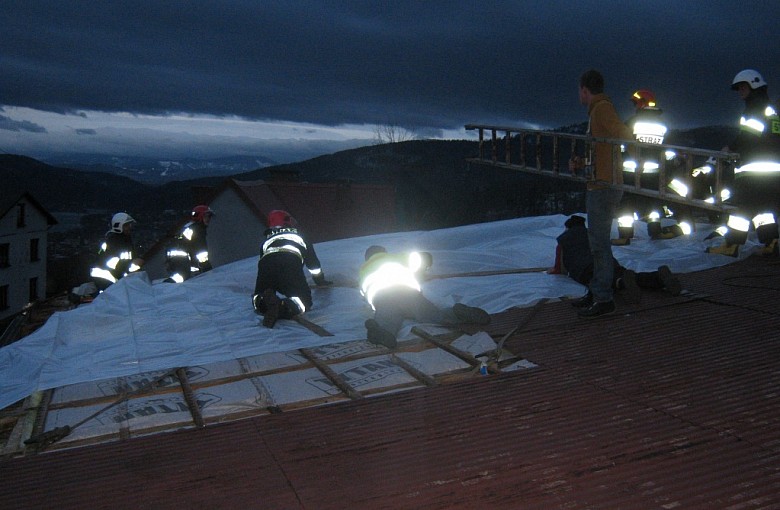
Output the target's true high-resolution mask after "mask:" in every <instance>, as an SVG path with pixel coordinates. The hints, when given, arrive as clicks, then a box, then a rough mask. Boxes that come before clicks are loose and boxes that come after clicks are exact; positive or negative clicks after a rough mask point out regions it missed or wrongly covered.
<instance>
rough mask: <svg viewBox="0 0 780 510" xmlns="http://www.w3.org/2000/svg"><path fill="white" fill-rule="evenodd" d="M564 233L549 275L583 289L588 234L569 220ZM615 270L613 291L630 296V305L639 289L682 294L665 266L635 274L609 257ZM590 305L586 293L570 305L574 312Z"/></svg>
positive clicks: (581, 221)
mask: <svg viewBox="0 0 780 510" xmlns="http://www.w3.org/2000/svg"><path fill="white" fill-rule="evenodd" d="M564 226H565V227H566V230H565V231H564V232H563V233H562V234H561V235H559V236H558V238H557V239H558V245H557V246H556V250H555V265H554V266H553V267H552V268H551V269H550V270H548V273H549V274H564V275H566V276H569V277H570V278H572V279H573V280H575V281H576V282H578V283H581V284H582V285H585V286H586V287H587V286H588V284H589V283H590V279H591V277H592V276H593V257H592V255H591V253H590V246H589V245H588V230H587V228H586V227H585V218H583V217H582V216H577V215H574V216H571V217H570V218H569V219H567V220H566V223H565V224H564ZM612 261H613V264H614V267H615V271H614V273H615V277H614V279H613V288H615V289H622V290H625V291H626V293H627V294H631V295H632V296H631V298H630V299H629V300H631V301H638V297H639V288H640V287H641V288H644V289H665V290H666V291H667V292H668V293H669V294H671V295H673V296H677V295H679V294H680V292H682V287H681V285H680V281H679V279H678V278H677V277H676V276H675V275H674V273H672V271H671V270H670V269H669V267H668V266H660V267H659V268H658V270H657V271H652V272H648V273H635V272H634V271H631V270H630V269H626V268H625V267H623V266H621V265H620V264H619V263H618V261H617V260H616V259H615V258H614V257H612ZM592 303H593V295H592V294H591V293H590V291H588V293H587V294H586V295H585V296H584V297H582V298H580V299H578V300H576V301H574V302H572V304H573V306H575V307H576V308H585V307H588V306H590V305H591V304H592Z"/></svg>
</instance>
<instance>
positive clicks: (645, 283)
mask: <svg viewBox="0 0 780 510" xmlns="http://www.w3.org/2000/svg"><path fill="white" fill-rule="evenodd" d="M612 260H613V263H614V271H613V273H614V279H613V281H612V288H617V281H618V279H619V278H622V277H623V273H625V272H626V268H625V267H623V266H621V265H620V264H618V261H617V260H615V259H612ZM592 276H593V265H589V266H588V267H587V268H586V269H585V271H583V273H582V275H580V277H579V278H574V280H576V281H577V282H579V283H581V284H583V285H585V286H586V287H587V285H588V284H589V283H590V279H591V277H592ZM636 284H637V286H638V287H641V288H643V289H663V288H664V282H663V280H661V277H660V276H659V275H658V271H651V272H649V273H636Z"/></svg>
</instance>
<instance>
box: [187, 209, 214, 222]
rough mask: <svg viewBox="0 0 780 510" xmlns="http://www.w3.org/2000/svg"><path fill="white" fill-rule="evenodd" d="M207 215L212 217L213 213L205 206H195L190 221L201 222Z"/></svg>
mask: <svg viewBox="0 0 780 510" xmlns="http://www.w3.org/2000/svg"><path fill="white" fill-rule="evenodd" d="M207 215H208V216H214V211H212V210H211V208H210V207H209V206H207V205H196V206H195V207H193V209H192V219H193V220H195V221H203V218H205V217H206V216H207Z"/></svg>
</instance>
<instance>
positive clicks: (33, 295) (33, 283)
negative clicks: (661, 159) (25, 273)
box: [30, 277, 38, 303]
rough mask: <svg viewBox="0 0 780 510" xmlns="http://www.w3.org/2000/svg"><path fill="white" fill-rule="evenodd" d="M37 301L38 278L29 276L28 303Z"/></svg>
mask: <svg viewBox="0 0 780 510" xmlns="http://www.w3.org/2000/svg"><path fill="white" fill-rule="evenodd" d="M33 301H38V278H37V277H34V278H30V303H32V302H33Z"/></svg>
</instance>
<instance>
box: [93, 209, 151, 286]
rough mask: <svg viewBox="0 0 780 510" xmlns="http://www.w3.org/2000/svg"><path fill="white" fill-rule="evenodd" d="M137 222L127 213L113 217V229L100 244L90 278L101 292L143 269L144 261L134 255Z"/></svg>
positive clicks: (120, 213)
mask: <svg viewBox="0 0 780 510" xmlns="http://www.w3.org/2000/svg"><path fill="white" fill-rule="evenodd" d="M134 223H135V220H134V219H133V218H132V217H131V216H130V215H129V214H127V213H125V212H118V213H116V214H114V215H113V216H112V217H111V229H110V230H109V231H108V232H106V237H105V239H104V240H103V242H102V243H101V244H100V249H99V250H98V258H97V261H96V262H95V265H94V266H93V267H92V269H91V270H90V276H91V277H92V281H93V282H94V283H95V286H96V287H97V289H98V291H99V292H103V291H104V290H106V289H107V288H108V287H109V286H111V285H112V284H114V283H116V282H117V281H118V280H119V279H120V278H122V277H124V276H127V275H128V274H130V273H134V272H136V271H138V270H139V269H141V266H142V265H143V264H144V261H143V259H141V258H139V257H136V256H134V255H133V249H134V248H133V239H132V236H131V230H132V226H133V224H134Z"/></svg>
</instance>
